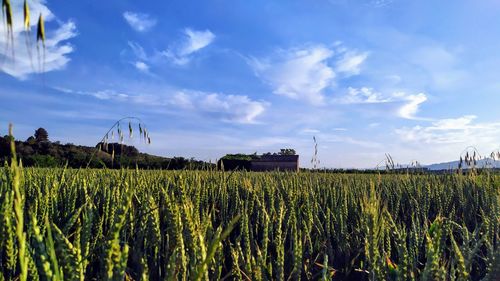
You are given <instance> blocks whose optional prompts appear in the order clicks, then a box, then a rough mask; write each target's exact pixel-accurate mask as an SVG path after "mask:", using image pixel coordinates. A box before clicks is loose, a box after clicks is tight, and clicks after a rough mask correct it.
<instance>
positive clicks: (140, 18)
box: [123, 11, 157, 32]
mask: <svg viewBox="0 0 500 281" xmlns="http://www.w3.org/2000/svg"><path fill="white" fill-rule="evenodd" d="M123 18H124V19H125V20H126V21H127V23H128V24H129V25H130V27H131V28H132V29H134V30H135V31H138V32H146V31H148V30H150V29H151V28H153V27H154V26H155V25H156V22H157V21H156V19H154V18H152V17H151V16H150V15H148V14H142V13H134V12H130V11H127V12H124V13H123Z"/></svg>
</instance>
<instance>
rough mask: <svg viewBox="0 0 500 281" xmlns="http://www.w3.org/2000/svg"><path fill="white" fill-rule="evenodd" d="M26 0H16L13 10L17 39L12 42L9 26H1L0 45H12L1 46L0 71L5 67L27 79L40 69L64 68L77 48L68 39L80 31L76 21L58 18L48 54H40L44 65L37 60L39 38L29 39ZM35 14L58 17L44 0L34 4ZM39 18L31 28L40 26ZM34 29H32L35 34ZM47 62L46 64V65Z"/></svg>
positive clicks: (49, 18) (50, 33)
mask: <svg viewBox="0 0 500 281" xmlns="http://www.w3.org/2000/svg"><path fill="white" fill-rule="evenodd" d="M22 5H23V3H22V2H21V1H14V2H13V3H12V6H13V7H12V10H13V12H14V15H13V18H14V23H13V37H14V42H13V45H12V42H8V40H9V39H8V38H9V37H8V36H7V35H6V34H5V32H6V29H5V28H4V29H0V45H2V46H6V45H9V46H10V47H9V48H1V49H0V60H1V61H2V63H1V64H0V71H3V72H5V73H7V74H9V75H11V76H14V77H16V78H18V79H26V78H27V77H28V75H30V74H33V73H37V72H49V71H54V70H59V69H63V68H64V67H65V66H66V64H67V63H68V62H69V61H70V58H69V57H68V55H69V54H70V53H72V52H73V51H74V49H73V46H72V45H71V44H69V43H68V42H66V41H67V40H68V39H71V38H73V37H75V36H76V35H77V31H76V25H75V23H74V22H73V21H71V20H68V21H66V22H63V21H60V20H57V24H58V28H57V29H55V30H47V38H46V41H45V47H46V48H45V58H43V57H41V58H40V66H39V65H38V64H39V62H38V60H37V57H38V55H37V54H38V53H37V48H36V44H35V42H34V41H35V38H31V42H32V43H31V44H27V43H26V36H27V34H26V32H25V31H24V22H23V19H24V15H23V7H22ZM30 5H31V7H30V9H31V14H33V15H39V14H40V13H41V14H43V16H44V18H45V21H46V22H52V21H54V20H55V19H56V17H55V16H54V14H53V13H52V12H51V11H50V10H49V8H48V7H47V6H46V5H45V2H44V1H40V2H33V3H31V4H30ZM36 24H37V21H35V20H32V21H31V23H30V25H31V26H30V27H31V30H34V29H36ZM33 34H34V33H33V32H32V33H31V35H32V36H34V35H33ZM42 65H43V66H42Z"/></svg>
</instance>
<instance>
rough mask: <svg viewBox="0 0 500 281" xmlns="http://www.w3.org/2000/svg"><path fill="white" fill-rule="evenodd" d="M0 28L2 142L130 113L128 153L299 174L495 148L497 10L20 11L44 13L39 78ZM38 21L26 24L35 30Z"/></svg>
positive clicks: (178, 7)
mask: <svg viewBox="0 0 500 281" xmlns="http://www.w3.org/2000/svg"><path fill="white" fill-rule="evenodd" d="M12 2H13V3H14V4H13V9H14V14H15V15H16V14H17V15H18V16H17V17H16V18H17V19H18V20H17V21H16V22H14V35H15V39H14V57H12V47H5V46H6V41H7V40H6V34H5V28H0V32H1V33H2V35H1V36H0V44H1V45H2V47H0V56H1V57H2V58H1V65H0V99H1V101H2V102H1V103H0V125H1V126H0V134H2V135H3V134H6V131H7V127H8V123H9V122H12V123H13V124H14V126H15V134H16V136H17V137H18V138H21V139H24V138H27V137H28V136H30V135H31V134H32V133H33V132H34V130H35V129H36V128H38V127H44V128H46V129H47V130H48V131H49V135H50V138H51V139H52V140H59V141H61V142H63V143H66V142H72V143H78V144H86V145H93V144H95V143H96V142H97V141H98V140H99V139H100V138H101V137H102V135H103V134H104V133H105V132H106V130H107V128H108V127H109V126H111V124H113V123H114V121H115V120H117V119H120V118H121V117H123V116H137V117H140V118H141V119H142V120H143V121H144V122H145V123H146V125H147V126H148V128H149V130H150V134H151V138H152V144H151V145H142V144H141V143H140V142H139V140H137V139H131V140H126V143H129V144H132V145H136V146H138V147H139V149H140V150H142V151H145V152H148V153H153V154H158V155H164V156H174V155H177V156H184V157H195V158H198V159H201V160H213V161H214V160H215V159H217V158H219V157H221V156H223V155H224V154H226V153H238V152H242V153H253V152H258V153H263V152H267V151H277V150H279V149H280V148H283V147H291V148H295V149H296V150H297V151H298V153H299V154H300V155H301V165H303V166H310V163H309V162H310V159H311V156H312V154H313V147H314V144H313V140H312V137H313V136H316V138H317V140H318V143H319V146H318V149H319V151H318V153H319V154H318V155H319V156H318V158H319V160H320V161H321V164H320V165H321V166H325V167H344V168H348V167H360V168H371V167H374V166H376V165H377V163H378V162H380V160H383V159H384V154H385V153H390V154H391V155H392V156H393V158H394V159H395V161H397V162H399V163H410V162H412V161H414V160H418V161H419V162H421V163H424V164H426V163H434V162H443V161H449V160H456V159H457V158H458V157H459V155H460V152H461V151H462V150H463V149H464V148H465V147H467V146H469V145H473V146H475V147H477V149H478V150H479V151H480V152H481V153H483V154H484V155H487V154H489V153H490V152H491V151H493V150H495V149H498V148H499V147H500V114H499V113H498V112H499V110H498V108H499V104H500V96H499V94H500V93H499V90H500V80H499V79H498V78H499V77H500V56H498V50H499V49H500V36H498V35H499V34H500V27H499V26H498V24H496V23H497V22H498V16H499V15H500V3H499V2H498V1H493V0H484V1H453V2H450V1H437V2H436V1H410V0H393V1H390V0H329V1H328V0H317V1H305V0H304V1H299V0H288V1H268V0H266V1H264V0H262V1H261V0H256V1H239V0H234V1H222V0H216V1H140V2H138V1H92V0H91V1H29V3H30V6H31V9H32V15H38V14H39V13H40V12H41V13H42V14H43V15H44V17H45V18H46V29H47V47H46V59H45V67H44V73H42V74H41V73H37V72H40V69H39V68H38V66H37V60H36V48H35V47H34V45H33V46H31V48H32V51H31V53H32V56H33V57H34V60H33V61H34V64H35V65H34V66H32V65H31V63H30V60H29V53H28V51H27V50H28V48H27V46H26V43H25V37H24V36H25V34H24V32H23V31H22V23H21V22H22V8H21V5H22V1H18V0H13V1H12ZM35 24H36V20H35V19H32V25H33V27H32V28H35V26H34V25H35Z"/></svg>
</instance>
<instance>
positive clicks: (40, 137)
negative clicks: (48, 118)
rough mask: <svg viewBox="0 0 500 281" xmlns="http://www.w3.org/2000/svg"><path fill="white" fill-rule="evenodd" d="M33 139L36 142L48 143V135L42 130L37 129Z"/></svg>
mask: <svg viewBox="0 0 500 281" xmlns="http://www.w3.org/2000/svg"><path fill="white" fill-rule="evenodd" d="M35 139H36V141H37V142H44V141H49V133H47V130H45V129H44V128H38V129H37V130H36V131H35Z"/></svg>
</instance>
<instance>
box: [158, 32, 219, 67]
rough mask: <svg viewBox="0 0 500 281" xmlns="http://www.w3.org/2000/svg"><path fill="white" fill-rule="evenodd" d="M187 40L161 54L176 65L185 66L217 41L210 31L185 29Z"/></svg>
mask: <svg viewBox="0 0 500 281" xmlns="http://www.w3.org/2000/svg"><path fill="white" fill-rule="evenodd" d="M184 35H185V38H184V39H183V40H182V41H181V42H178V43H177V44H174V46H171V47H169V48H168V49H167V50H165V51H163V52H162V53H161V54H162V55H163V56H165V57H167V58H168V59H170V60H171V61H172V62H173V63H174V64H177V65H185V64H187V63H189V62H190V61H191V59H192V55H193V54H194V53H196V52H198V51H200V50H201V49H203V48H206V47H207V46H208V45H210V44H212V42H213V41H214V40H215V34H213V33H212V32H211V31H210V30H201V31H199V30H193V29H190V28H186V29H184Z"/></svg>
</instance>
